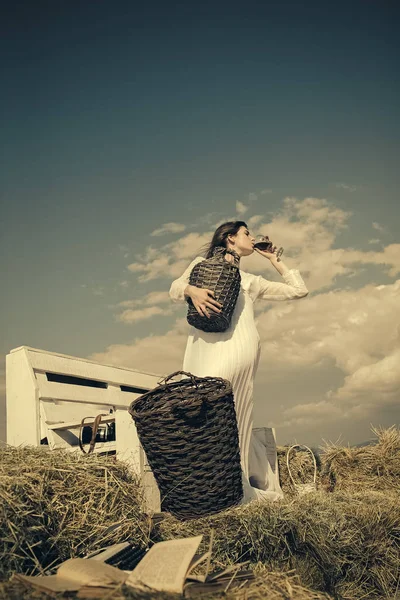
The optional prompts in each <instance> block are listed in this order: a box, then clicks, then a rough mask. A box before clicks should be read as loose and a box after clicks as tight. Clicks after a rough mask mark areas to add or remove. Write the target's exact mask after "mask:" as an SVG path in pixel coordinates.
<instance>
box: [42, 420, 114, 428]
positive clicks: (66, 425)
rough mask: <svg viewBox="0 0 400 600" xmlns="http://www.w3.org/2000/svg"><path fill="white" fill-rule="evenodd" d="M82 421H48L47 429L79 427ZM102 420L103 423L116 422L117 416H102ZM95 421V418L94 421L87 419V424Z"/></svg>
mask: <svg viewBox="0 0 400 600" xmlns="http://www.w3.org/2000/svg"><path fill="white" fill-rule="evenodd" d="M81 422H82V421H70V422H69V423H52V424H49V423H47V422H46V425H47V429H51V430H52V431H54V430H56V429H77V428H78V427H80V426H81ZM101 422H102V423H114V422H115V417H102V418H101ZM93 423H94V420H93V421H85V426H86V425H93Z"/></svg>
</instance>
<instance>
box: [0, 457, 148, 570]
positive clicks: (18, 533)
mask: <svg viewBox="0 0 400 600" xmlns="http://www.w3.org/2000/svg"><path fill="white" fill-rule="evenodd" d="M0 504H1V508H0V536H1V537H0V578H4V577H6V576H7V575H9V574H11V573H12V572H14V571H18V572H20V573H26V574H39V573H42V572H43V571H44V570H45V569H46V568H48V567H49V566H50V565H55V564H57V563H60V562H62V561H64V560H66V559H68V558H71V557H73V556H82V555H84V554H86V553H87V552H89V551H91V550H94V549H96V548H100V547H102V546H105V545H108V544H111V543H118V542H121V541H125V540H126V539H131V540H134V541H135V542H136V543H137V544H138V545H142V544H143V545H144V544H147V541H148V536H149V524H148V517H146V515H145V513H144V509H143V498H142V492H141V490H140V488H139V485H138V481H137V480H136V478H134V477H133V476H132V475H131V473H130V472H129V471H128V469H127V468H126V467H125V466H124V465H123V464H122V463H117V462H116V461H115V460H113V459H112V458H104V457H103V458H99V457H98V456H96V455H90V456H83V455H82V456H81V455H78V454H74V453H69V452H65V451H51V450H48V449H47V448H12V447H9V446H6V447H4V448H0Z"/></svg>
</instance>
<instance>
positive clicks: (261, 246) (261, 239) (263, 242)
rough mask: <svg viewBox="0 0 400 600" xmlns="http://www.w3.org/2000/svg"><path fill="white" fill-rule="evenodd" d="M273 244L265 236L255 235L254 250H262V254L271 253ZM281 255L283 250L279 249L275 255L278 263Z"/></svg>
mask: <svg viewBox="0 0 400 600" xmlns="http://www.w3.org/2000/svg"><path fill="white" fill-rule="evenodd" d="M273 247H274V244H273V243H272V242H271V240H270V239H269V237H268V236H267V235H257V236H256V237H255V241H254V248H258V250H262V251H263V252H272V249H273ZM282 254H283V248H282V247H280V248H279V249H278V250H277V251H276V253H275V255H276V257H277V259H278V262H279V261H280V260H281V259H280V257H281V256H282Z"/></svg>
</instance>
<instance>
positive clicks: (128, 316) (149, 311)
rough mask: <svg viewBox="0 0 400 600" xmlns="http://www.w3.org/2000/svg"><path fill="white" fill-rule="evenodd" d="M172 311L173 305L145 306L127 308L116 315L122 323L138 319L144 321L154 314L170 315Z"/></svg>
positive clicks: (133, 321)
mask: <svg viewBox="0 0 400 600" xmlns="http://www.w3.org/2000/svg"><path fill="white" fill-rule="evenodd" d="M173 311H174V307H173V306H170V307H168V308H165V307H164V308H161V307H160V306H147V307H146V308H138V309H127V310H124V311H123V312H122V313H120V314H119V315H117V321H121V322H122V323H137V322H139V321H144V320H145V319H150V318H151V317H154V316H156V315H162V316H167V315H171V314H172V313H173Z"/></svg>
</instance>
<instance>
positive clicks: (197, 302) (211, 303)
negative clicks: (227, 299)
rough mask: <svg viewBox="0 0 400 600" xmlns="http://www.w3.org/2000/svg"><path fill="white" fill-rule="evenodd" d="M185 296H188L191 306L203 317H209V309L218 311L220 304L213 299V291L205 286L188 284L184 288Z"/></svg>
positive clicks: (219, 310) (220, 307)
mask: <svg viewBox="0 0 400 600" xmlns="http://www.w3.org/2000/svg"><path fill="white" fill-rule="evenodd" d="M185 296H189V297H190V299H191V300H192V302H193V306H194V307H195V309H196V310H197V312H198V313H199V315H201V316H203V317H207V318H210V313H209V311H210V310H211V311H212V312H216V313H220V312H221V309H222V304H220V303H219V302H217V301H216V300H215V299H214V292H213V291H212V290H207V289H205V288H198V287H196V286H195V285H188V286H187V287H186V289H185Z"/></svg>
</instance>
